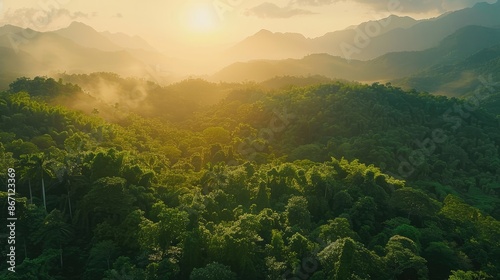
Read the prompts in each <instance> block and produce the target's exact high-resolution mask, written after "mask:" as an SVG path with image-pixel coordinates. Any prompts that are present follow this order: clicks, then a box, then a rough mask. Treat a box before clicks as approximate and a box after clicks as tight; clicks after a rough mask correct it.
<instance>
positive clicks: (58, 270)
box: [0, 74, 500, 280]
mask: <svg viewBox="0 0 500 280" xmlns="http://www.w3.org/2000/svg"><path fill="white" fill-rule="evenodd" d="M100 75H101V76H102V75H103V74H100ZM67 78H68V77H67ZM70 78H71V79H72V80H71V82H72V84H70V83H65V80H64V79H61V80H59V81H55V80H52V79H46V78H35V79H33V80H31V79H19V80H17V81H16V82H14V83H13V84H11V86H10V90H9V91H6V92H4V93H2V94H1V95H0V114H1V119H0V141H1V143H0V158H1V159H2V161H1V162H0V165H1V166H0V168H1V170H2V175H1V176H2V180H4V181H5V180H6V175H5V173H4V172H5V171H6V170H7V168H8V167H14V168H15V169H16V175H17V177H16V179H17V192H18V194H17V204H16V205H17V209H16V213H17V216H18V218H19V220H18V221H17V227H16V231H17V235H16V236H17V240H16V246H17V247H16V248H17V251H16V252H17V255H16V257H17V260H18V261H17V266H16V271H17V273H15V274H14V273H9V272H8V271H7V270H6V267H7V264H6V263H2V264H1V265H0V268H1V269H2V272H1V274H0V278H2V279H191V280H198V279H252V280H253V279H270V280H271V279H272V280H274V279H297V278H298V279H384V280H386V279H498V278H500V266H499V265H498V264H499V263H500V243H499V242H500V222H499V221H498V219H499V218H500V203H499V202H500V200H499V197H498V194H499V193H498V191H499V188H500V183H499V182H500V180H499V174H500V173H499V170H500V155H499V151H498V146H499V144H500V132H499V129H498V124H499V123H498V121H497V119H496V118H495V116H494V115H493V114H492V112H491V111H487V110H483V109H482V108H481V107H479V106H472V105H471V104H468V103H466V102H465V101H463V100H458V99H447V98H445V97H436V96H432V95H430V94H426V93H419V92H415V91H411V92H405V91H402V90H401V89H399V88H395V87H393V86H391V85H389V84H388V85H380V84H373V85H361V84H354V83H342V82H329V81H325V84H320V85H314V86H307V87H290V88H286V89H281V90H277V89H276V88H283V86H282V81H283V80H287V79H291V78H290V77H287V78H286V79H285V78H284V79H277V80H275V82H276V84H277V86H274V87H273V86H270V84H269V83H270V82H268V84H244V85H237V84H231V85H224V84H210V83H207V82H204V81H201V80H191V81H185V82H182V83H180V84H177V85H173V86H170V87H160V86H158V85H154V84H149V86H150V87H151V88H150V89H148V90H144V92H145V95H144V96H143V99H141V100H154V102H153V101H151V102H148V103H147V104H148V110H146V109H145V108H146V107H140V106H139V107H137V108H131V107H128V108H127V110H124V109H123V110H122V109H120V107H119V106H118V108H117V107H116V106H102V107H100V108H99V110H95V111H93V114H85V113H82V112H77V111H74V110H72V109H68V108H67V107H65V106H61V105H57V104H65V105H66V104H67V101H68V100H71V99H73V101H74V102H76V101H77V100H76V99H78V98H85V99H83V100H91V99H92V97H91V96H87V95H86V93H84V91H85V90H84V89H82V87H84V86H83V85H82V86H81V87H80V86H77V85H76V84H78V83H82V84H83V82H82V81H83V80H85V79H90V80H92V79H97V78H96V77H95V76H94V77H93V76H73V77H70ZM110 79H115V80H116V81H117V84H120V85H122V86H123V88H122V89H120V90H118V91H117V92H118V93H120V92H122V91H127V90H128V88H129V87H135V86H137V83H136V82H134V83H132V82H131V81H130V84H132V85H133V86H130V85H127V84H126V83H122V82H123V79H121V78H120V77H117V76H113V75H110V76H108V80H110ZM66 81H69V78H68V80H66ZM302 82H304V81H301V82H300V83H302ZM306 83H307V82H306ZM89 84H92V82H89ZM146 85H147V83H146ZM204 87H208V88H211V90H212V91H213V92H215V93H217V96H219V94H221V91H224V92H225V94H224V95H223V96H225V97H224V98H223V99H222V100H221V101H220V102H218V103H217V104H214V105H211V106H203V104H198V105H196V106H193V107H190V108H191V109H190V110H192V111H191V112H190V113H189V114H186V113H185V112H184V111H169V110H167V109H165V107H163V106H167V105H165V100H168V101H169V102H170V103H169V104H168V108H175V107H179V106H183V104H186V103H185V102H187V100H192V99H193V98H192V97H186V96H183V94H181V93H182V92H192V91H202V90H203V88H204ZM130 94H133V93H130ZM174 96H175V98H173V97H174ZM220 96H222V94H221V95H220ZM129 97H130V96H124V99H126V98H129ZM155 98H156V99H155ZM160 101H162V102H160ZM97 103H98V102H97V101H96V103H95V104H97ZM144 104H146V103H143V104H141V105H144ZM140 108H144V110H141V109H140ZM111 115H112V116H113V117H112V118H108V116H111ZM103 117H104V118H103ZM0 195H1V197H0V198H1V201H2V202H1V203H0V204H1V205H4V206H5V205H6V200H7V194H6V193H5V192H0ZM4 208H6V206H5V207H4ZM4 212H5V211H2V213H4ZM3 215H5V214H2V217H4V216H3ZM3 219H5V218H3ZM1 231H2V232H1V233H2V234H4V233H5V231H6V229H5V228H2V229H1ZM1 253H2V255H6V254H7V246H2V252H1ZM294 277H296V278H294Z"/></svg>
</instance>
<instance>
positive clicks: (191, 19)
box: [186, 4, 218, 33]
mask: <svg viewBox="0 0 500 280" xmlns="http://www.w3.org/2000/svg"><path fill="white" fill-rule="evenodd" d="M186 17H187V18H186V20H187V25H188V28H189V29H190V30H191V31H194V32H198V33H209V32H212V31H214V30H215V29H216V28H217V23H218V18H217V14H216V12H215V10H214V9H213V7H212V6H211V5H207V4H198V5H194V6H192V7H190V8H189V9H188V11H187V14H186Z"/></svg>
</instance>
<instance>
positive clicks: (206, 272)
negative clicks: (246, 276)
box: [189, 262, 236, 280]
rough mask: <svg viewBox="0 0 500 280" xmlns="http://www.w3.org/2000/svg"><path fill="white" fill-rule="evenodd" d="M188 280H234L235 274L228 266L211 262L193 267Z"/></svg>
mask: <svg viewBox="0 0 500 280" xmlns="http://www.w3.org/2000/svg"><path fill="white" fill-rule="evenodd" d="M189 280H236V274H235V273H234V272H232V271H231V268H230V267H229V266H225V265H222V264H219V263H217V262H213V263H210V264H208V265H207V266H205V267H203V268H195V269H193V272H191V276H189Z"/></svg>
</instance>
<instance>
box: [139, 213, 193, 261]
mask: <svg viewBox="0 0 500 280" xmlns="http://www.w3.org/2000/svg"><path fill="white" fill-rule="evenodd" d="M155 208H156V209H155ZM153 211H155V212H157V216H156V218H157V219H158V222H152V221H150V220H147V219H145V220H144V221H143V222H142V223H141V230H140V232H139V244H140V245H141V247H142V248H143V249H145V250H147V251H148V252H149V254H150V255H156V256H157V257H158V258H159V259H160V260H162V259H163V258H165V257H166V256H167V254H168V250H169V248H170V247H171V246H173V245H176V244H178V243H179V242H181V241H182V237H183V234H184V232H185V231H186V228H187V225H188V223H189V218H188V213H186V212H184V211H181V210H179V209H176V208H167V207H166V206H165V205H164V204H162V203H157V204H156V205H155V206H153Z"/></svg>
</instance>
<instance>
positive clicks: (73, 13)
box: [0, 0, 496, 51]
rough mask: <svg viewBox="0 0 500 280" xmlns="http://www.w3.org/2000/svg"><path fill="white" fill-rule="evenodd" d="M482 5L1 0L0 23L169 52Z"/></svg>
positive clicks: (350, 0)
mask: <svg viewBox="0 0 500 280" xmlns="http://www.w3.org/2000/svg"><path fill="white" fill-rule="evenodd" d="M478 2H489V3H491V2H496V0H489V1H485V0H421V1H418V0H279V1H272V2H271V1H261V0H104V1H102V0H100V1H97V0H85V1H83V0H0V25H3V24H6V23H9V24H13V25H18V26H22V27H30V28H32V29H35V30H40V31H48V30H53V29H58V28H63V27H66V26H68V25H69V23H70V22H72V21H80V22H83V23H86V24H88V25H90V26H92V27H94V28H95V29H96V30H98V31H111V32H123V33H127V34H129V35H139V36H141V37H143V38H144V39H146V40H148V41H149V42H150V43H151V44H153V45H154V46H155V47H157V48H161V49H165V50H172V51H175V50H176V49H190V48H192V49H207V50H208V49H210V48H214V47H220V46H223V45H231V44H234V43H235V42H238V41H240V40H242V39H244V38H245V37H247V36H250V35H252V34H254V33H256V32H258V31H259V30H261V29H267V30H270V31H273V32H296V33H302V34H303V35H304V36H306V37H311V38H312V37H318V36H321V35H324V34H325V33H327V32H331V31H335V30H339V29H344V28H346V27H348V26H351V25H355V24H359V23H361V22H365V21H368V20H376V19H381V18H384V17H386V16H388V15H390V14H398V15H408V16H411V17H413V18H416V19H422V18H431V17H435V16H438V15H440V14H442V13H445V12H448V11H453V10H458V9H461V8H464V7H470V6H472V5H474V4H476V3H478Z"/></svg>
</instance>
